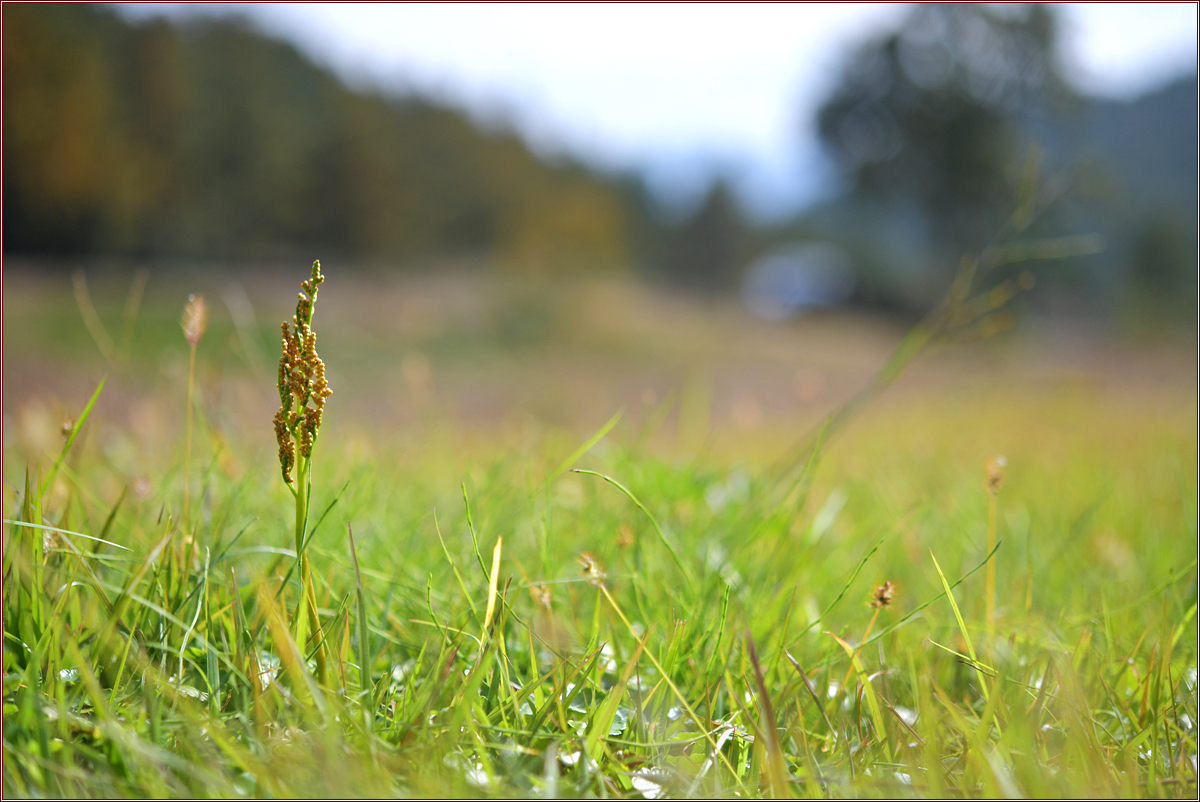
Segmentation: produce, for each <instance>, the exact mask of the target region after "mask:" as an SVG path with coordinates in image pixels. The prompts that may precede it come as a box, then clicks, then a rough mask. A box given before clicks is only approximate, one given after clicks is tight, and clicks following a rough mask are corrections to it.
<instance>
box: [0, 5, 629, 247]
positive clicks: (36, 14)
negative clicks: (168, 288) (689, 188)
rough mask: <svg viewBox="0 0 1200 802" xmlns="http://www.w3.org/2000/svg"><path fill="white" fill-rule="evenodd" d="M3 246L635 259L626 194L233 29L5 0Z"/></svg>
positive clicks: (240, 27) (453, 114)
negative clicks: (351, 83) (365, 89)
mask: <svg viewBox="0 0 1200 802" xmlns="http://www.w3.org/2000/svg"><path fill="white" fill-rule="evenodd" d="M3 21H4V163H5V168H6V171H5V176H4V248H5V251H6V252H10V253H11V252H38V253H46V252H50V253H59V254H72V253H74V254H91V253H124V254H130V255H141V256H193V257H195V256H202V257H207V258H213V257H217V258H221V257H227V258H233V257H236V258H271V257H280V256H287V255H291V254H306V255H311V252H312V249H313V248H315V247H318V246H319V247H320V248H321V249H322V252H324V253H329V252H331V251H332V252H339V253H340V255H345V256H350V257H355V258H358V259H366V260H369V259H372V258H387V259H390V260H395V259H409V260H412V259H420V258H422V257H425V256H429V255H433V254H436V255H447V254H451V255H465V256H494V257H497V258H498V259H499V260H500V261H503V262H506V263H510V264H519V265H521V266H522V267H524V268H527V269H534V270H536V269H546V268H553V269H555V270H563V269H570V268H579V267H585V268H594V267H608V266H613V265H620V264H622V263H624V262H626V261H627V259H628V254H627V253H626V249H627V239H628V232H627V226H628V223H627V220H626V217H627V212H626V209H625V207H624V205H623V201H622V198H621V196H620V193H619V191H618V190H617V189H616V188H615V186H614V185H612V184H610V183H606V182H605V181H603V180H601V179H598V178H597V177H595V176H592V175H590V174H589V173H587V172H586V171H584V170H582V169H580V168H577V167H573V166H551V165H547V164H545V163H544V162H542V161H540V160H539V159H538V158H536V157H535V156H534V155H533V154H532V153H531V152H530V151H529V149H528V148H527V147H526V146H525V144H524V143H523V142H522V141H521V140H520V139H519V138H518V137H516V136H515V135H514V134H511V133H502V132H501V133H496V132H485V131H483V130H481V129H480V128H479V127H478V126H477V125H476V124H474V123H473V122H472V121H471V120H470V119H468V118H467V117H466V116H465V115H464V114H462V113H461V112H459V111H456V110H452V109H449V108H445V107H442V106H439V105H436V104H434V103H433V102H431V101H429V100H427V99H422V98H416V97H405V98H389V97H383V96H380V95H373V94H366V93H361V92H355V91H352V90H350V89H349V88H347V87H346V86H345V85H344V84H343V83H342V82H340V81H339V80H338V79H337V78H336V77H335V76H334V75H333V74H331V73H330V72H328V71H326V70H324V69H322V68H320V67H318V66H316V65H314V64H313V63H312V62H311V61H309V60H308V59H307V58H306V57H304V56H303V55H301V54H300V53H299V52H298V51H297V50H296V49H295V48H294V47H292V46H291V45H289V44H286V43H284V42H281V41H277V40H273V39H270V38H267V37H264V36H262V35H261V34H259V33H256V32H254V31H253V30H251V29H250V27H249V26H248V25H247V24H245V23H241V22H238V21H235V20H203V21H200V20H196V21H191V22H188V23H186V24H184V25H182V26H173V25H171V24H168V23H167V22H165V21H162V20H152V21H149V22H146V23H144V24H138V25H131V24H128V23H126V22H124V21H122V20H121V19H120V18H118V17H117V16H115V15H114V14H113V13H112V12H110V11H108V10H106V9H102V8H98V7H95V6H89V5H71V4H65V5H25V4H13V5H7V4H6V5H5V6H4V10H3Z"/></svg>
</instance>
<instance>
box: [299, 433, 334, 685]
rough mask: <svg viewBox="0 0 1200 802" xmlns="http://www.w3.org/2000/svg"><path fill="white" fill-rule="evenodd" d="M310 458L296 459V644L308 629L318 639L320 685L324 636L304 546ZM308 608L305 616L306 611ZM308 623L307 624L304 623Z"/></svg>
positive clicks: (304, 640) (323, 675)
mask: <svg viewBox="0 0 1200 802" xmlns="http://www.w3.org/2000/svg"><path fill="white" fill-rule="evenodd" d="M311 466H312V462H311V460H310V459H307V458H305V457H298V458H297V459H296V556H297V557H298V558H299V560H300V604H299V607H297V609H296V645H297V646H298V647H300V648H301V649H304V648H305V644H306V643H308V639H309V637H308V633H310V632H311V633H314V634H315V635H316V636H317V637H318V638H319V639H320V640H319V643H320V646H319V648H318V649H317V654H316V660H317V679H318V681H319V682H320V683H321V684H322V685H328V682H327V680H328V676H327V667H326V664H325V648H324V644H323V641H324V638H323V637H322V636H321V618H320V615H319V614H318V613H317V593H316V588H315V587H314V583H313V577H312V566H311V565H310V563H309V561H308V555H307V554H306V553H305V549H304V537H305V535H306V534H307V532H306V529H307V527H308V491H309V481H310V478H309V469H310V468H311ZM306 610H307V616H306V615H305V611H306ZM305 624H307V627H306V626H305Z"/></svg>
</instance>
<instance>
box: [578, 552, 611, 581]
mask: <svg viewBox="0 0 1200 802" xmlns="http://www.w3.org/2000/svg"><path fill="white" fill-rule="evenodd" d="M579 566H580V568H582V569H583V575H584V576H586V577H587V578H588V582H590V583H591V584H593V585H595V586H596V587H598V588H599V587H603V586H604V578H605V573H604V566H602V565H600V561H599V560H597V559H596V557H595V555H593V554H592V553H591V552H590V551H585V552H584V553H583V554H580V555H579Z"/></svg>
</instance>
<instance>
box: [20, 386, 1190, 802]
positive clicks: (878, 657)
mask: <svg viewBox="0 0 1200 802" xmlns="http://www.w3.org/2000/svg"><path fill="white" fill-rule="evenodd" d="M1185 396H1186V397H1185ZM914 398H916V397H914ZM1143 400H1144V403H1141V402H1139V404H1135V405H1132V406H1131V405H1130V404H1128V403H1113V402H1112V401H1111V399H1106V398H1105V397H1103V396H1100V395H1095V394H1089V393H1086V392H1074V393H1064V392H1060V391H1057V390H1051V391H1047V392H1045V393H1043V394H1041V395H1035V396H1031V395H1029V394H1028V393H1023V392H1017V391H1016V390H1014V391H1012V392H1011V393H1008V394H1006V393H1005V392H1003V391H997V392H995V393H991V394H989V395H987V396H986V397H983V398H977V399H974V400H972V401H970V402H968V401H966V400H965V399H963V398H962V397H960V396H954V395H945V396H942V395H938V394H931V395H929V396H926V397H921V398H919V399H918V400H911V399H910V403H908V404H907V405H904V404H900V405H896V404H892V405H890V406H880V407H878V408H871V409H868V410H867V411H866V412H865V413H864V414H862V415H860V416H859V417H856V418H855V419H854V420H853V421H851V422H850V423H849V424H848V425H847V426H846V427H845V428H843V429H842V430H840V431H839V432H837V433H836V435H837V436H836V437H832V438H829V439H827V440H826V441H825V442H823V443H820V442H819V441H820V438H819V437H817V438H816V439H815V440H809V441H807V442H808V445H810V446H812V445H820V447H819V448H809V449H807V450H803V449H801V450H792V451H787V452H786V453H790V454H792V455H793V456H792V457H791V458H789V459H783V460H774V461H772V460H765V459H763V460H756V461H755V462H754V463H753V464H752V465H751V466H750V467H748V468H747V467H744V466H743V467H739V466H738V464H737V463H736V461H735V460H728V459H725V458H724V457H714V456H712V455H713V453H714V452H712V451H710V452H708V453H709V456H708V457H705V458H698V457H697V456H696V452H695V450H691V451H688V450H686V449H683V450H681V451H680V450H677V452H676V453H674V454H666V455H664V454H663V453H662V452H661V450H651V449H648V448H647V447H646V445H645V444H646V443H647V442H648V441H650V440H652V439H653V435H654V430H655V427H656V426H659V425H661V422H662V420H663V419H664V418H666V417H667V414H668V413H669V412H670V407H671V404H672V402H671V401H670V400H668V401H664V402H662V404H661V407H660V410H659V411H656V412H655V413H653V414H650V415H648V416H646V418H645V420H644V421H643V422H642V423H641V424H639V426H637V427H634V426H633V425H631V424H629V423H627V422H624V421H621V422H616V423H615V424H614V425H613V426H612V427H611V428H610V427H609V426H607V425H606V426H603V427H600V428H599V430H598V431H597V433H596V436H594V437H592V438H587V439H584V440H583V441H575V442H568V441H566V440H565V439H563V438H562V437H557V436H556V437H543V438H542V439H540V440H535V441H532V442H525V443H523V445H522V446H521V447H520V448H509V449H507V450H505V451H503V452H502V453H501V454H500V455H499V456H497V457H495V458H491V459H486V460H483V459H481V460H479V461H477V462H474V463H473V464H472V466H471V467H470V468H468V469H466V470H464V471H463V472H462V473H461V475H459V476H456V477H454V478H452V479H448V478H447V475H448V474H449V473H452V472H453V470H452V469H450V468H448V467H447V466H448V465H456V464H457V462H456V459H457V458H456V457H454V456H452V455H447V454H446V453H444V452H442V451H441V450H440V449H439V447H438V445H437V444H436V443H435V442H433V441H429V442H427V443H425V447H420V441H419V440H417V441H414V440H412V439H411V438H410V439H408V440H405V441H404V442H406V443H408V447H407V448H406V449H405V450H404V451H403V452H399V453H398V452H397V451H396V450H394V449H393V448H392V446H391V445H390V444H391V443H392V441H391V440H390V439H389V436H388V434H387V433H386V432H385V431H383V430H382V427H381V428H380V430H378V431H374V432H371V431H368V432H367V434H368V435H369V436H370V437H369V438H368V442H367V444H366V445H364V444H363V442H362V438H355V437H351V436H349V435H348V434H346V435H343V432H344V431H345V430H338V429H331V430H330V431H328V432H327V433H325V434H323V435H322V439H321V440H320V442H319V443H318V444H317V446H316V449H315V451H314V453H313V461H312V471H313V473H312V477H313V493H312V497H311V502H310V504H309V505H308V509H309V510H310V513H309V523H308V526H307V528H306V532H307V536H306V540H305V545H304V552H305V554H306V556H307V558H308V563H309V565H310V566H311V574H312V583H313V586H314V587H315V599H316V607H317V613H318V618H319V624H320V632H319V633H317V634H314V635H312V637H309V638H307V639H306V640H304V641H303V642H299V643H297V642H296V639H295V634H296V633H297V631H300V632H302V633H303V632H304V629H298V627H297V623H298V622H297V620H296V619H297V613H299V612H301V611H302V610H303V607H302V605H301V596H300V585H299V584H298V583H299V582H300V581H301V578H302V577H301V573H302V572H301V571H300V570H299V567H298V566H299V564H300V560H299V559H298V556H297V554H296V551H295V538H294V529H295V520H294V507H295V505H294V501H293V497H292V496H291V494H290V493H289V492H288V491H287V489H286V488H285V486H284V484H283V482H282V480H281V479H280V476H279V470H278V466H277V465H276V464H275V462H274V459H273V455H272V454H270V453H265V452H264V453H255V452H253V451H252V450H250V449H249V448H243V447H241V446H240V445H239V443H238V441H237V440H236V439H233V440H232V441H227V440H225V439H222V438H221V437H215V436H212V435H213V431H212V430H211V424H210V422H208V421H206V419H205V417H204V415H203V410H202V408H200V407H197V412H198V417H197V421H196V427H197V436H196V439H195V447H194V448H193V450H192V462H193V466H192V467H191V469H190V490H189V493H188V494H186V495H187V496H188V497H189V498H190V504H189V503H188V502H187V501H185V492H184V483H185V476H186V475H188V474H187V473H186V472H185V471H184V465H183V455H184V454H185V448H184V446H183V444H182V443H162V444H161V449H159V450H158V451H157V452H156V453H152V454H144V455H140V456H139V459H140V460H141V461H143V462H145V463H146V464H148V465H159V466H163V468H162V470H163V474H162V476H161V479H160V480H158V481H156V482H155V483H153V484H149V483H142V484H139V483H137V482H134V481H132V479H131V477H130V476H128V475H126V474H124V473H123V472H122V471H121V470H120V469H119V468H118V467H117V465H118V463H120V462H121V460H119V459H117V457H118V456H120V455H114V454H113V453H110V452H111V449H109V450H107V451H106V449H105V447H104V446H103V444H102V443H99V442H96V440H95V439H94V438H93V439H89V438H88V437H87V436H86V435H87V431H88V428H89V427H90V426H92V425H94V423H89V422H88V415H87V414H86V412H82V414H76V415H75V416H74V417H75V418H76V422H75V424H74V426H73V428H72V429H70V430H69V431H68V432H67V433H66V440H65V444H64V448H63V450H62V453H61V455H53V454H51V455H48V456H47V459H45V460H44V461H43V462H41V463H38V462H37V461H36V460H33V461H32V462H31V463H27V462H26V461H25V460H23V459H22V458H21V457H20V456H19V455H18V454H17V453H16V452H15V451H14V450H13V449H11V448H8V447H7V445H6V449H5V465H4V468H5V477H6V480H7V481H6V484H5V487H4V509H5V518H6V519H7V523H6V524H5V530H4V532H5V535H4V537H5V543H4V546H5V548H4V565H3V570H4V578H5V581H4V618H3V625H4V658H3V659H4V700H3V701H4V753H3V757H4V767H3V791H4V794H5V795H6V796H23V797H35V796H71V797H78V796H185V797H232V796H262V797H271V796H275V797H279V796H289V797H290V796H305V797H307V796H316V797H320V796H335V797H336V796H342V797H344V796H389V795H409V796H432V797H442V796H546V797H550V796H565V797H576V796H601V797H605V796H610V797H631V798H640V797H646V798H657V797H665V796H671V797H675V796H724V797H731V796H738V797H757V796H774V797H780V796H832V797H850V796H887V797H892V796H919V797H945V796H968V797H1009V796H1033V797H1098V796H1121V797H1142V796H1146V797H1161V796H1167V797H1184V798H1185V797H1193V798H1194V797H1195V795H1196V787H1197V786H1196V753H1197V742H1196V738H1197V736H1196V721H1197V718H1198V715H1197V703H1196V665H1197V657H1196V652H1197V638H1196V631H1197V630H1196V621H1195V614H1196V545H1197V543H1196V533H1197V530H1196V480H1197V476H1196V428H1195V396H1194V393H1193V394H1191V395H1190V396H1189V395H1187V393H1183V394H1178V393H1176V394H1175V395H1172V396H1169V397H1167V398H1166V399H1159V400H1158V401H1155V402H1153V403H1152V402H1151V401H1149V400H1145V399H1143ZM337 401H338V397H337V396H335V397H334V400H333V401H331V402H330V403H331V409H335V408H336V402H337ZM85 402H86V399H82V398H81V399H79V400H78V407H77V409H76V410H75V412H76V413H81V411H82V410H83V407H84V403H85ZM330 414H331V415H336V414H337V413H336V412H330ZM180 417H182V409H181V416H180ZM262 426H263V427H264V428H265V429H266V428H269V423H268V421H267V420H265V419H264V420H263V421H262ZM77 435H78V436H77ZM759 438H760V440H761V439H763V438H767V439H769V434H768V435H762V434H760V435H759ZM213 444H217V446H216V447H214V446H213ZM741 445H742V451H743V453H749V452H750V450H752V449H751V444H749V443H742V444H741ZM772 445H773V447H772V448H764V447H762V444H761V442H760V443H759V444H758V451H759V452H760V453H772V454H774V455H776V456H777V455H778V454H779V453H780V452H781V451H785V450H784V449H781V448H779V447H778V443H773V444H772ZM718 451H720V453H724V454H728V453H736V452H738V448H736V447H735V448H730V447H729V446H728V444H726V446H724V447H723V448H722V449H718ZM997 452H1001V453H1003V454H1004V455H1005V456H1006V457H1007V465H1006V466H1005V467H1004V468H1003V469H1002V472H1003V476H1002V477H1001V476H999V475H998V474H996V473H995V472H994V471H993V474H992V482H993V488H992V489H994V490H996V489H998V492H996V493H991V492H989V490H988V488H987V487H985V483H986V482H987V481H988V475H987V472H986V470H985V460H986V459H987V458H988V457H990V456H992V455H994V454H995V453H997ZM231 453H232V456H233V459H230V458H229V457H230V456H231ZM125 457H126V458H127V457H128V455H125ZM239 466H244V467H239ZM460 479H461V480H462V481H461V484H460V481H459V480H460ZM997 484H998V488H997ZM185 508H186V510H187V512H185V511H184V510H185ZM993 543H994V544H995V545H994V546H993V545H992V544H993ZM884 583H891V585H890V586H889V587H888V589H887V591H880V590H879V588H881V586H883V585H884ZM989 586H994V591H993V593H994V602H991V603H989V601H990V600H989V591H988V588H989ZM888 591H890V593H889V592H888ZM872 602H874V604H875V606H874V607H873V606H872ZM300 618H301V619H307V616H300ZM305 634H307V633H305ZM318 653H321V655H322V656H323V657H324V663H325V665H324V671H323V672H322V671H321V669H320V668H319V665H318V661H317V659H316V658H317V657H318ZM322 673H323V674H324V678H323V681H322V676H321V675H322Z"/></svg>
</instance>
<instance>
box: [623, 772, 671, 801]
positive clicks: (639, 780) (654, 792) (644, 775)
mask: <svg viewBox="0 0 1200 802" xmlns="http://www.w3.org/2000/svg"><path fill="white" fill-rule="evenodd" d="M666 781H667V776H666V772H663V771H662V770H660V769H638V770H637V771H635V772H633V773H632V774H630V775H629V782H630V784H632V785H633V787H634V789H635V790H636V791H637V792H638V793H640V794H641V795H642V796H643V797H645V798H646V799H658V798H660V797H662V796H663V795H664V788H663V786H664V785H665V784H666Z"/></svg>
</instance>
